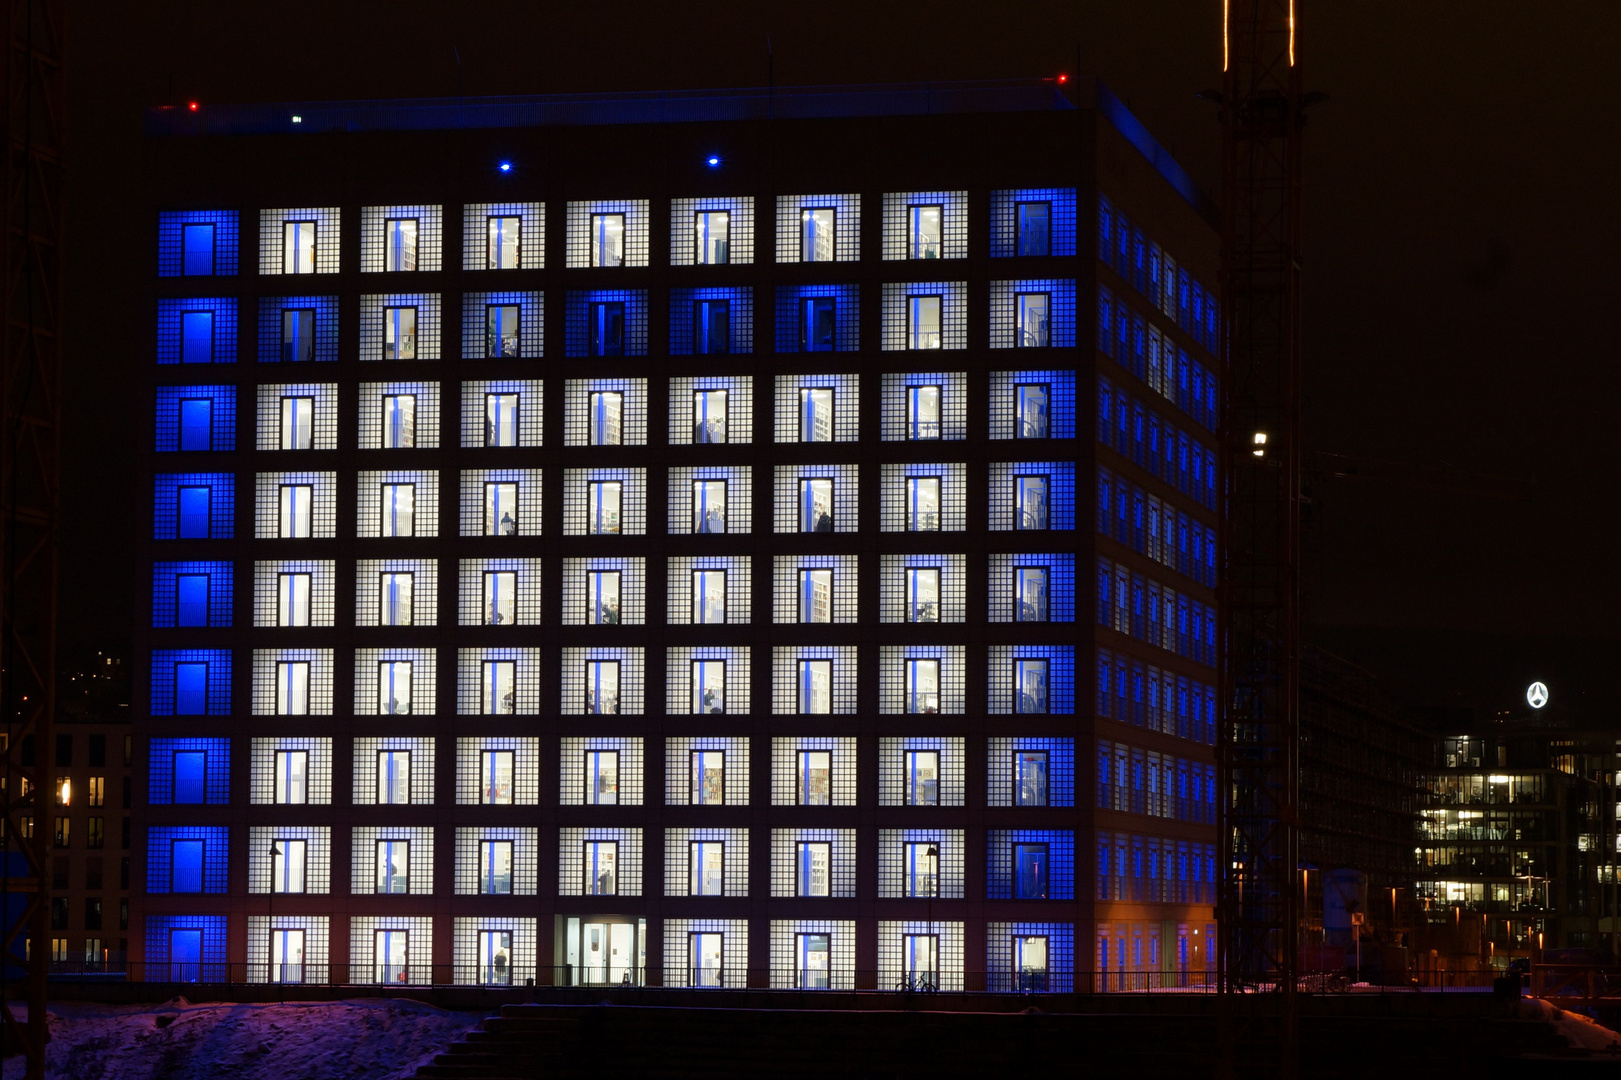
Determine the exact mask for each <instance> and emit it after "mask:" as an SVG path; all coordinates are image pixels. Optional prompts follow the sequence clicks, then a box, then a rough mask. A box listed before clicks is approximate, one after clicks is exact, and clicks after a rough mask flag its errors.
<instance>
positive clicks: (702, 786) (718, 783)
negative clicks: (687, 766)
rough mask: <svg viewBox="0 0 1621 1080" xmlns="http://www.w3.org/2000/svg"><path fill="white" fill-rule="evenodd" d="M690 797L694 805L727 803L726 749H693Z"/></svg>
mask: <svg viewBox="0 0 1621 1080" xmlns="http://www.w3.org/2000/svg"><path fill="white" fill-rule="evenodd" d="M690 799H691V802H692V804H693V805H694V806H721V805H723V804H725V802H726V753H725V751H723V750H694V751H692V790H691V793H690Z"/></svg>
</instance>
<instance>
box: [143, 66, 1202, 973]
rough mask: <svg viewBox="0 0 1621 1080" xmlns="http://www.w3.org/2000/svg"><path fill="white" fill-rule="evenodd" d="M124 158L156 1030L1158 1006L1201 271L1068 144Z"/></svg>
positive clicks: (1196, 203)
mask: <svg viewBox="0 0 1621 1080" xmlns="http://www.w3.org/2000/svg"><path fill="white" fill-rule="evenodd" d="M147 131H148V135H149V138H148V149H149V154H150V161H151V168H152V170H153V175H154V176H155V178H156V179H155V182H154V191H155V193H156V194H155V199H156V205H154V206H153V208H152V222H151V226H152V227H151V237H152V246H151V249H150V259H149V261H148V263H147V265H146V266H144V267H140V268H138V269H137V272H136V274H135V276H137V277H139V278H141V279H142V280H145V281H147V282H148V283H149V288H150V290H151V296H152V303H151V308H150V311H151V314H152V318H153V321H152V323H151V324H150V325H149V326H148V328H147V332H146V333H145V334H144V335H143V336H142V337H141V339H140V344H139V346H138V354H139V360H138V362H140V363H142V364H144V365H145V366H146V369H147V371H148V372H149V374H150V386H151V394H152V397H151V400H150V402H149V404H150V412H149V414H148V415H149V416H150V418H151V425H152V426H151V427H150V428H149V429H148V430H149V434H148V435H147V436H146V437H145V438H144V439H143V442H145V444H146V446H147V448H148V452H147V453H146V455H145V458H144V460H145V462H146V463H147V464H146V472H147V475H148V476H149V477H150V483H151V485H152V496H153V500H152V506H153V513H152V516H151V518H150V519H149V520H148V521H147V522H145V523H144V524H143V534H142V536H141V537H140V538H139V540H138V542H139V543H140V544H141V545H142V546H143V547H144V549H145V550H146V551H148V552H149V553H150V558H149V560H148V564H149V566H150V580H149V581H143V582H142V586H141V587H142V589H143V590H147V589H149V590H150V598H151V599H150V605H149V606H148V607H147V610H148V611H149V613H150V615H149V618H145V619H143V624H142V626H141V627H140V632H139V641H140V645H141V651H140V653H139V661H138V665H137V667H138V675H137V688H136V694H135V700H136V703H137V705H136V713H137V716H136V732H137V735H136V743H137V746H136V760H137V761H138V762H140V763H141V774H140V777H139V783H138V789H139V790H138V798H137V808H136V814H137V832H138V843H137V850H136V853H135V861H136V874H137V878H138V883H139V885H140V888H139V889H138V895H139V903H138V911H137V913H136V920H135V926H134V927H133V928H132V932H131V938H132V946H131V947H132V950H136V949H138V950H139V951H140V956H139V959H141V960H142V961H144V964H145V965H146V967H145V971H146V972H147V977H150V978H175V979H200V980H205V981H207V980H213V979H220V978H226V977H231V978H245V979H247V980H250V981H280V982H288V983H296V982H337V983H390V984H395V983H408V984H421V983H469V984H476V983H483V984H496V985H505V984H513V985H522V984H524V983H525V982H527V981H528V980H530V979H533V980H535V981H536V983H537V984H539V985H554V984H555V985H625V984H630V985H652V986H659V985H662V986H666V987H672V986H679V987H743V986H753V987H777V988H805V989H821V988H827V989H853V988H873V987H880V988H885V989H890V988H898V987H906V986H910V987H933V988H938V989H942V990H990V991H1006V990H1024V991H1046V992H1065V991H1073V990H1080V991H1087V990H1105V989H1123V988H1131V987H1138V986H1145V985H1159V984H1160V983H1161V982H1164V983H1176V982H1188V981H1198V980H1200V979H1202V978H1203V975H1204V972H1205V970H1206V968H1207V966H1209V965H1210V963H1211V961H1212V956H1211V954H1210V953H1209V952H1207V951H1206V949H1205V948H1204V942H1206V941H1208V940H1209V938H1210V937H1211V935H1212V934H1213V923H1214V919H1213V915H1212V905H1213V902H1214V878H1215V830H1214V817H1215V813H1214V803H1215V769H1214V756H1213V750H1212V743H1213V740H1214V735H1215V724H1216V717H1215V714H1216V707H1215V690H1214V681H1215V675H1214V662H1215V657H1214V647H1215V645H1214V643H1215V633H1214V628H1215V609H1214V603H1215V601H1214V585H1215V573H1216V567H1217V565H1218V562H1219V560H1218V557H1217V551H1216V541H1215V537H1216V517H1215V513H1216V509H1215V508H1216V506H1217V491H1216V448H1215V440H1214V436H1213V429H1214V426H1215V423H1216V414H1217V393H1218V389H1217V383H1216V375H1215V371H1216V364H1217V359H1216V355H1217V348H1216V344H1217V335H1218V328H1219V318H1218V315H1217V311H1216V306H1215V303H1214V300H1213V299H1212V294H1213V290H1214V285H1215V259H1216V235H1215V230H1214V228H1213V226H1212V224H1211V221H1212V211H1211V207H1210V205H1209V203H1208V200H1207V199H1206V198H1205V197H1204V196H1203V195H1202V194H1201V193H1200V192H1199V191H1198V190H1197V188H1196V187H1195V186H1194V185H1193V184H1192V183H1191V181H1190V180H1189V178H1188V177H1187V175H1186V174H1185V173H1184V172H1183V171H1182V169H1181V168H1180V167H1179V166H1178V165H1177V164H1176V163H1175V162H1174V161H1173V160H1172V159H1171V157H1170V156H1169V155H1168V154H1167V153H1166V152H1165V150H1164V149H1163V148H1162V147H1160V146H1159V145H1158V144H1157V143H1155V142H1154V140H1153V139H1152V137H1151V136H1150V135H1149V134H1148V133H1147V132H1146V130H1144V129H1143V127H1142V126H1141V125H1140V124H1139V123H1138V122H1137V121H1136V120H1135V119H1134V118H1133V117H1132V116H1131V115H1130V114H1129V113H1128V112H1127V111H1126V110H1125V108H1124V107H1123V106H1122V105H1121V104H1120V102H1119V101H1118V100H1116V99H1115V98H1114V97H1113V96H1112V95H1111V94H1110V93H1109V91H1108V90H1107V88H1105V87H1104V86H1102V85H1101V84H1098V83H1095V82H1092V81H1089V80H1074V81H1069V82H1066V83H1064V84H1063V85H1060V84H1058V83H1055V82H1053V81H1051V80H1048V81H1030V82H1019V83H999V84H951V85H945V84H942V85H932V86H885V87H842V88H824V89H800V90H778V91H775V92H767V91H728V92H715V93H704V94H698V93H693V94H623V95H606V96H560V97H545V98H522V99H516V98H515V99H497V100H487V101H466V102H439V101H409V102H387V103H374V102H366V103H348V104H345V103H329V104H306V105H288V106H277V105H267V106H252V107H220V108H215V107H211V106H206V105H204V106H201V107H196V108H193V109H172V110H171V109H155V110H152V111H150V112H149V114H148V116H147Z"/></svg>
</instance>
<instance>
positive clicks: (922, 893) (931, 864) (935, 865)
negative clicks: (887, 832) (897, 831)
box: [902, 840, 940, 900]
mask: <svg viewBox="0 0 1621 1080" xmlns="http://www.w3.org/2000/svg"><path fill="white" fill-rule="evenodd" d="M902 867H903V870H904V872H905V876H906V880H905V889H904V895H906V896H908V897H911V898H913V899H918V900H932V899H933V898H934V897H936V896H939V895H940V842H939V841H938V840H923V841H915V842H908V843H907V844H906V846H905V849H904V850H903V852H902Z"/></svg>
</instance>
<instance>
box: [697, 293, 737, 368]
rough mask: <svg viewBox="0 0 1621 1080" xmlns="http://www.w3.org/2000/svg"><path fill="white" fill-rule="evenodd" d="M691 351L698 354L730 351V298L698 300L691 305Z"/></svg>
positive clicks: (716, 353)
mask: <svg viewBox="0 0 1621 1080" xmlns="http://www.w3.org/2000/svg"><path fill="white" fill-rule="evenodd" d="M692 343H693V348H692V351H693V352H694V353H696V354H697V355H699V356H724V355H726V354H727V353H729V352H731V351H732V303H731V301H730V300H698V301H696V302H694V303H693V305H692Z"/></svg>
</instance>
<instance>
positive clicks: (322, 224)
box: [259, 206, 342, 274]
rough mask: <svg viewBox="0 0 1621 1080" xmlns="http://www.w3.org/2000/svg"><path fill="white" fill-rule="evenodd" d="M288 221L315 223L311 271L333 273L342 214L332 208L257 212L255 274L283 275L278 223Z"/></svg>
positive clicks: (283, 268) (339, 247)
mask: <svg viewBox="0 0 1621 1080" xmlns="http://www.w3.org/2000/svg"><path fill="white" fill-rule="evenodd" d="M288 221H313V222H315V272H316V273H317V274H336V273H337V272H338V254H339V251H340V250H341V245H340V242H339V236H338V230H339V228H340V225H341V222H342V211H340V210H339V209H338V208H337V207H336V206H320V207H306V208H303V209H281V210H261V211H259V273H261V274H284V273H286V267H285V266H284V264H283V257H284V256H283V252H282V224H283V223H284V222H288Z"/></svg>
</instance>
